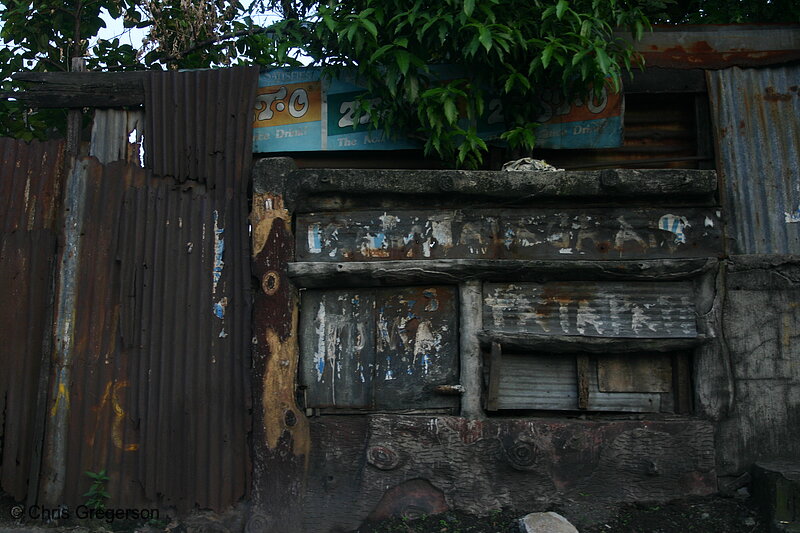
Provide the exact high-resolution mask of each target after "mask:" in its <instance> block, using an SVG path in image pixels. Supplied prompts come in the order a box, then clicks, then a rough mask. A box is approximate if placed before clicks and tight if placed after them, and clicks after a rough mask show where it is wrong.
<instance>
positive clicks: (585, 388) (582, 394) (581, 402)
mask: <svg viewBox="0 0 800 533" xmlns="http://www.w3.org/2000/svg"><path fill="white" fill-rule="evenodd" d="M575 368H576V369H577V374H578V379H577V381H578V383H577V385H578V409H589V372H590V369H589V356H588V355H585V354H580V355H576V356H575Z"/></svg>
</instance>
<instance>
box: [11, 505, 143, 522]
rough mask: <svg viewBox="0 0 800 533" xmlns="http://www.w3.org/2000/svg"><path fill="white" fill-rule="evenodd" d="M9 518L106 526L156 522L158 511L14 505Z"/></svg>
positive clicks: (81, 506)
mask: <svg viewBox="0 0 800 533" xmlns="http://www.w3.org/2000/svg"><path fill="white" fill-rule="evenodd" d="M10 515H11V518H13V519H14V520H37V521H43V522H50V521H52V520H69V519H75V520H101V521H103V522H106V523H107V524H113V523H114V522H116V521H123V520H132V521H137V520H158V519H159V511H158V509H92V508H90V507H87V506H86V505H79V506H77V507H75V509H70V508H69V507H67V506H66V505H61V506H59V507H45V506H43V505H33V506H31V507H26V506H24V505H14V506H13V507H11V509H10Z"/></svg>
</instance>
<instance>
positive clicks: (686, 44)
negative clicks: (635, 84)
mask: <svg viewBox="0 0 800 533" xmlns="http://www.w3.org/2000/svg"><path fill="white" fill-rule="evenodd" d="M617 36H619V37H622V38H623V39H630V34H623V33H619V34H617ZM634 49H635V50H636V51H637V52H639V53H640V54H641V55H642V56H643V57H644V60H645V64H646V65H647V66H654V67H669V68H703V69H719V68H728V67H732V66H740V67H756V66H764V65H775V64H779V63H786V62H788V61H795V60H797V59H800V24H786V25H777V24H760V25H758V24H730V25H702V26H691V25H680V26H656V27H655V31H653V32H651V33H645V34H644V36H643V37H642V40H641V41H638V42H636V43H634Z"/></svg>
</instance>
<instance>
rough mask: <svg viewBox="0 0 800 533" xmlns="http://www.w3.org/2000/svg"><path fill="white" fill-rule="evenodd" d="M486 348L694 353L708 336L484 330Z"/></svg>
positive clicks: (561, 351) (596, 352) (542, 350)
mask: <svg viewBox="0 0 800 533" xmlns="http://www.w3.org/2000/svg"><path fill="white" fill-rule="evenodd" d="M478 339H479V340H480V341H481V345H482V346H490V345H491V343H492V342H499V343H500V344H502V345H503V347H504V348H509V349H514V350H529V351H532V352H544V353H556V354H574V353H575V352H587V353H594V354H604V353H608V352H614V353H617V354H624V353H636V352H659V353H662V352H674V351H679V350H692V349H694V348H697V347H698V346H702V345H703V344H705V343H706V342H708V338H707V337H706V336H705V335H698V336H697V337H693V338H635V339H632V338H627V337H586V336H580V335H537V334H532V333H496V332H493V331H487V330H483V331H481V332H479V333H478Z"/></svg>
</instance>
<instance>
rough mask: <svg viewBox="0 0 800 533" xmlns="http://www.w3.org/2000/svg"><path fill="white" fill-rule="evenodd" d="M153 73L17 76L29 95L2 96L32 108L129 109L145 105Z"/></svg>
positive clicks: (9, 94)
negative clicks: (145, 96)
mask: <svg viewBox="0 0 800 533" xmlns="http://www.w3.org/2000/svg"><path fill="white" fill-rule="evenodd" d="M150 75H152V72H151V71H136V72H17V73H15V74H14V75H12V79H13V80H15V81H22V82H27V83H28V84H29V86H28V88H27V89H26V90H25V91H13V92H9V91H7V92H2V93H0V97H2V98H4V99H9V98H13V99H16V100H19V101H21V102H24V103H26V104H28V105H30V106H31V107H41V108H79V107H129V106H131V107H132V106H140V105H143V104H144V81H145V79H146V78H147V77H148V76H150Z"/></svg>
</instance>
